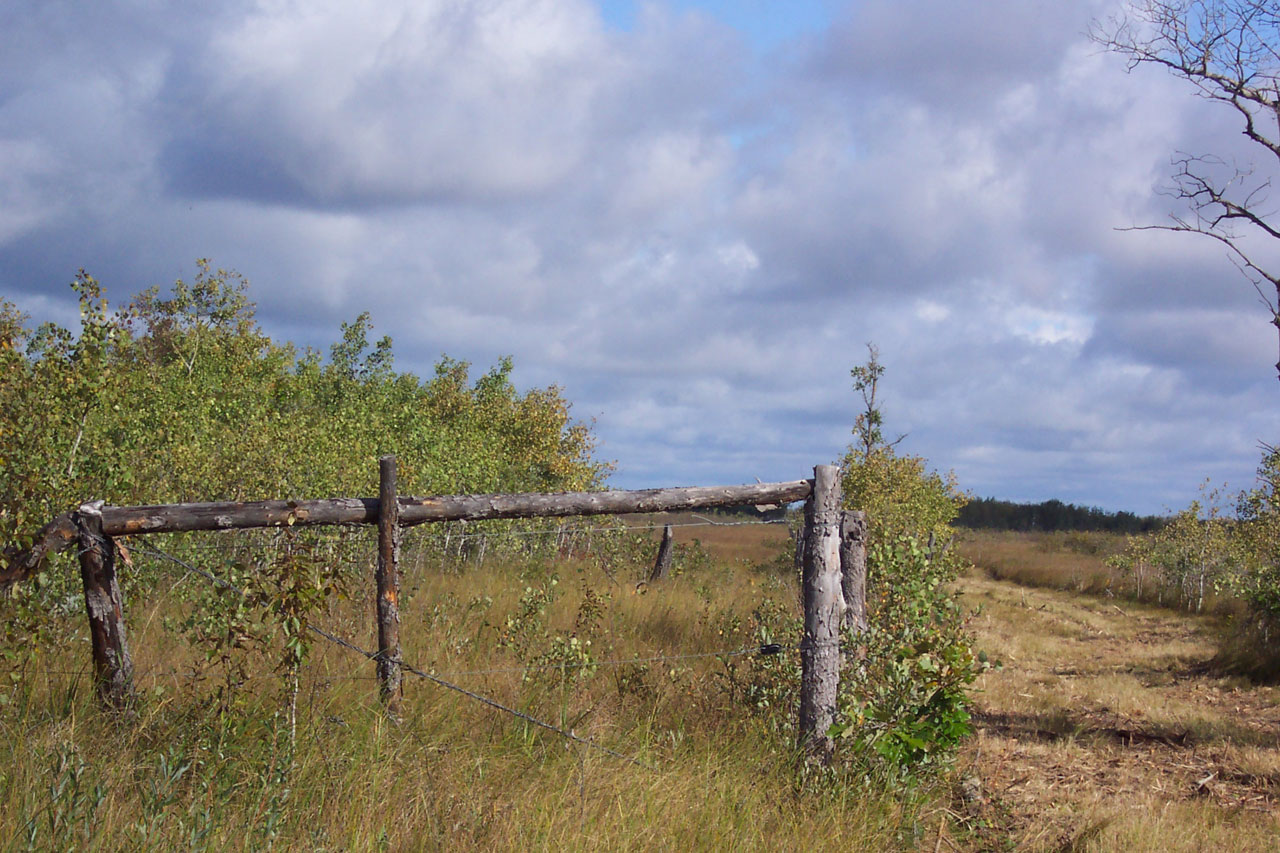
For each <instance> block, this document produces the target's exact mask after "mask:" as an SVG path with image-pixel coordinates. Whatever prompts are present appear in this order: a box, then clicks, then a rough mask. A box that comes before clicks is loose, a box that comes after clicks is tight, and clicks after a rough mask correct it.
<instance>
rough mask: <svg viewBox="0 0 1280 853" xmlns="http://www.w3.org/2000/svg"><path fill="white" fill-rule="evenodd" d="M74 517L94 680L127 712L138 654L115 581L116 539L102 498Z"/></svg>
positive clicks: (108, 701)
mask: <svg viewBox="0 0 1280 853" xmlns="http://www.w3.org/2000/svg"><path fill="white" fill-rule="evenodd" d="M71 518H72V522H73V523H74V524H75V526H76V531H77V539H78V541H79V544H80V579H81V581H82V582H83V583H84V607H85V611H86V613H87V614H88V616H89V640H90V643H91V644H92V647H93V674H94V684H95V687H96V689H97V692H98V698H99V699H100V700H101V701H102V703H103V704H104V705H106V706H107V707H108V708H110V709H112V710H116V711H123V710H125V709H126V707H127V706H128V704H129V699H130V697H131V696H132V694H133V659H132V658H131V657H130V656H129V643H128V640H127V638H126V637H125V630H124V605H123V603H122V599H121V596H120V584H119V582H118V581H117V580H116V544H115V542H113V541H112V540H111V537H109V536H105V535H103V532H102V502H101V501H94V502H93V503H87V504H84V505H82V506H81V507H80V510H79V511H78V512H76V513H74V514H73V515H72V516H71Z"/></svg>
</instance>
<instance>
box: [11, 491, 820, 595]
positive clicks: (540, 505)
mask: <svg viewBox="0 0 1280 853" xmlns="http://www.w3.org/2000/svg"><path fill="white" fill-rule="evenodd" d="M812 488H813V484H812V482H811V481H809V480H796V481H793V482H789V483H753V484H749V485H744V486H695V487H689V488H674V489H643V490H639V491H607V492H564V493H561V494H512V495H444V496H437V497H425V498H415V497H400V498H398V499H397V500H398V504H399V509H400V524H401V525H402V526H409V525H413V524H423V523H425V522H435V521H460V520H469V521H482V520H484V519H493V518H547V517H562V516H574V515H613V514H618V513H628V512H664V511H667V510H677V509H705V508H711V507H721V506H741V505H744V504H762V503H788V502H790V501H798V500H803V499H805V498H807V497H808V496H809V492H810V491H811V490H812ZM379 514H380V511H379V501H378V498H329V499H325V500H299V501H252V502H248V503H236V502H230V501H223V502H217V503H186V504H165V505H160V506H108V507H103V509H102V527H103V531H104V533H105V534H106V535H107V536H128V535H134V534H141V533H180V532H184V531H193V530H235V529H242V528H250V527H285V526H288V525H291V524H292V525H319V524H376V523H377V522H378V516H379ZM75 539H76V528H75V525H74V523H73V522H72V520H71V515H70V514H67V515H62V516H59V517H58V518H56V519H54V520H53V521H51V522H50V523H49V524H47V525H45V526H44V528H42V529H41V531H40V532H39V533H38V534H37V536H36V538H35V543H34V544H33V545H32V547H30V548H27V549H12V550H9V551H6V554H5V556H6V557H7V558H8V560H7V566H6V567H5V568H4V569H2V570H0V588H3V587H6V586H8V585H10V584H12V583H14V582H17V581H21V580H25V579H26V578H28V577H30V576H31V575H33V574H35V573H36V572H37V571H39V569H40V566H41V565H42V564H43V562H44V560H45V559H46V558H47V557H48V556H49V555H50V554H53V553H56V552H58V551H60V550H62V549H63V548H65V547H66V546H67V545H69V544H71V542H72V541H74V540H75Z"/></svg>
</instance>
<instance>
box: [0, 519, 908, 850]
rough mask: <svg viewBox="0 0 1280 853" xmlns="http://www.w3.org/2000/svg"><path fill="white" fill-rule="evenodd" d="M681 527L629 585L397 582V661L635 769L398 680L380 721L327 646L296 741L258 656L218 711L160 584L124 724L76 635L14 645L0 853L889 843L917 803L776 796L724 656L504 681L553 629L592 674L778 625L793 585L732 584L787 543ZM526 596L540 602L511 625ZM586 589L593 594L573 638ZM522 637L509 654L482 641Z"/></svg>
mask: <svg viewBox="0 0 1280 853" xmlns="http://www.w3.org/2000/svg"><path fill="white" fill-rule="evenodd" d="M694 529H696V530H698V531H699V533H700V534H701V537H702V538H704V539H705V544H704V546H703V549H702V551H701V552H699V551H689V550H686V554H685V556H686V557H688V558H689V560H690V561H691V565H693V566H694V567H693V568H690V569H689V570H688V571H686V572H684V573H683V574H682V575H679V576H677V577H676V578H674V579H672V580H671V581H670V582H667V583H663V584H655V585H652V586H645V585H642V584H639V585H638V584H637V583H635V581H636V580H637V579H640V578H643V577H644V576H645V575H646V573H647V568H648V567H647V566H646V565H645V564H644V562H643V559H637V560H636V561H634V562H633V563H632V564H630V565H625V566H620V565H614V566H612V567H611V571H610V572H609V573H608V574H606V573H604V572H602V571H601V569H600V568H599V567H598V566H596V565H593V564H592V563H590V562H587V561H580V560H571V561H567V562H561V563H559V564H557V565H555V566H554V567H552V568H550V569H549V568H548V567H546V566H539V565H536V564H532V563H520V562H497V561H490V562H486V564H485V565H483V566H474V565H463V566H454V567H451V568H450V569H448V570H446V571H441V569H440V565H439V563H438V561H436V560H425V559H424V560H420V561H418V562H416V563H414V562H413V561H410V564H409V566H408V567H407V568H406V571H405V576H406V577H405V583H404V597H403V601H402V619H403V624H402V637H403V639H404V646H405V648H404V655H405V659H406V660H407V661H410V662H412V663H414V664H416V665H417V666H419V667H422V668H424V669H429V670H432V671H435V672H438V673H440V674H441V675H442V676H444V677H447V678H448V679H449V680H451V681H453V682H455V683H458V684H462V685H464V686H466V687H467V688H468V689H471V690H475V691H477V692H480V693H482V694H485V695H487V696H490V697H492V698H494V699H495V700H496V701H498V702H501V703H503V704H506V705H508V706H511V707H514V708H517V709H519V710H520V711H522V712H524V713H527V714H530V715H532V716H534V717H537V718H539V719H542V720H545V721H547V722H550V723H551V724H553V725H556V726H559V727H563V728H565V729H571V730H572V731H573V732H574V733H575V734H577V735H579V736H581V737H585V738H589V739H591V740H593V741H595V742H597V743H599V744H601V745H602V746H605V747H607V748H608V749H610V750H613V751H616V752H619V753H622V754H624V755H627V756H634V757H635V759H636V760H637V762H639V763H638V764H635V763H630V762H627V761H623V760H619V759H618V758H616V757H613V756H611V755H608V754H606V753H604V752H602V751H599V750H593V749H589V748H585V747H583V746H581V745H578V744H574V743H572V742H569V741H567V740H565V739H563V738H561V737H559V736H557V735H555V734H553V733H550V732H546V731H545V730H543V729H540V728H537V727H536V726H533V725H530V724H528V723H526V722H524V721H522V720H520V719H516V718H513V717H512V716H510V715H507V714H503V713H500V712H498V711H496V710H494V709H493V708H490V707H487V706H485V705H482V704H480V703H478V702H475V701H474V700H472V699H469V698H467V697H464V696H462V695H460V694H458V693H453V692H450V691H447V690H443V689H441V688H439V687H437V686H435V685H431V684H428V683H425V682H423V681H422V680H420V679H416V678H413V677H406V680H405V697H404V715H403V716H404V720H403V722H402V724H400V725H393V724H390V723H388V722H387V721H386V719H385V717H384V716H383V714H382V712H381V708H380V705H379V702H378V698H377V689H376V682H375V681H374V680H373V678H372V675H373V673H372V668H373V667H372V664H371V663H369V662H368V661H366V660H364V659H361V658H359V657H357V656H354V655H352V654H351V653H350V652H348V651H346V650H344V649H341V648H337V647H334V646H331V645H328V644H324V643H317V645H315V646H314V648H313V651H312V655H311V657H310V659H309V661H308V663H307V665H306V666H305V667H304V668H303V670H302V671H301V673H300V681H299V690H298V694H297V709H298V711H297V714H298V722H297V729H296V734H291V730H290V726H289V723H288V715H287V714H286V713H285V706H286V699H287V697H288V695H289V690H288V686H289V683H288V681H287V680H284V679H282V678H281V677H280V676H278V675H277V674H275V673H273V672H272V671H271V660H270V659H265V658H263V657H262V656H261V655H258V656H256V657H255V656H253V655H248V657H250V658H253V659H251V660H249V661H248V663H249V674H250V676H251V677H250V680H249V681H248V682H247V683H246V684H245V685H244V686H243V687H241V688H240V689H239V690H238V691H237V692H236V694H235V698H234V701H233V702H232V704H231V706H230V708H219V706H218V704H217V703H216V702H214V701H212V700H211V698H210V697H211V695H212V685H213V684H214V683H215V681H216V679H214V680H208V681H202V680H199V679H198V678H196V677H195V675H194V673H197V672H200V671H202V670H203V669H207V668H206V667H204V666H203V665H202V662H201V659H200V654H199V650H198V649H192V648H189V647H188V646H186V645H185V644H184V643H183V642H181V641H180V639H179V638H178V637H177V636H176V635H175V634H174V633H173V632H171V631H170V630H167V629H166V628H165V626H164V625H165V619H164V617H165V615H167V614H172V613H174V612H175V611H178V610H180V609H181V608H182V607H183V606H184V605H182V603H181V602H180V601H178V600H176V599H175V598H172V597H170V596H171V595H176V592H171V593H166V592H164V589H166V588H172V587H173V586H174V585H177V589H178V590H180V589H181V585H182V584H188V583H195V582H196V580H197V579H195V578H187V579H182V578H181V577H180V576H178V575H174V576H172V580H171V581H170V583H169V584H167V585H166V586H163V587H161V592H159V593H157V595H156V596H154V597H153V598H152V599H150V600H147V601H130V602H129V604H128V606H129V616H130V629H131V632H132V633H131V636H130V640H131V644H132V647H133V649H134V650H135V664H136V671H137V677H136V684H137V688H138V692H139V696H138V701H137V703H136V717H135V718H134V719H133V720H131V721H128V722H123V721H115V720H113V719H111V718H110V717H108V716H106V715H104V714H103V713H101V712H99V711H98V709H97V708H96V707H95V704H94V702H93V700H92V696H91V685H90V680H89V676H88V673H87V672H86V671H85V670H86V666H85V659H86V658H87V650H86V649H85V648H84V644H83V639H82V638H81V639H80V640H79V641H77V642H68V643H64V644H58V645H55V646H53V647H50V648H46V649H40V650H34V651H32V652H31V654H30V656H29V658H28V660H27V661H26V665H25V668H24V669H25V673H26V677H25V678H24V680H23V681H21V682H20V683H18V684H16V685H14V686H12V687H11V688H10V689H9V690H8V691H6V692H5V694H4V695H5V697H6V699H7V701H6V703H5V704H4V705H3V707H0V850H26V849H40V850H43V849H93V850H147V849H152V850H167V849H191V850H199V849H204V850H260V849H266V848H269V847H270V848H275V849H282V850H417V849H422V850H432V849H481V848H482V849H489V850H528V849H556V850H597V849H601V848H608V849H616V850H666V849H673V848H689V849H726V850H763V849H769V850H800V849H811V848H812V845H813V843H814V839H822V840H823V844H824V845H825V844H830V845H831V846H832V847H839V848H840V849H849V850H893V849H910V848H911V847H912V846H913V845H914V843H915V840H917V839H918V838H919V837H920V833H921V832H922V831H923V826H924V820H925V818H924V817H923V815H924V813H925V811H924V810H927V808H928V801H927V797H925V796H924V795H923V794H920V793H917V794H914V795H910V796H897V795H894V794H893V793H892V792H890V791H888V790H886V789H883V788H874V787H873V788H868V787H867V786H865V785H861V784H857V785H852V784H835V785H825V786H823V785H819V786H816V787H815V786H812V785H810V786H806V785H804V784H801V783H799V782H798V781H797V777H796V774H795V766H796V765H795V756H794V754H793V753H792V751H791V749H790V735H789V734H787V733H786V732H785V731H782V732H780V731H778V730H777V729H776V727H775V726H774V725H772V724H771V722H770V718H767V717H761V716H760V715H758V714H756V713H753V712H752V711H751V709H750V708H748V707H747V706H746V705H745V704H744V703H743V702H741V701H740V699H739V698H738V696H737V689H736V688H735V679H741V678H743V677H746V675H747V671H746V668H747V667H748V666H749V663H750V662H749V659H747V658H728V659H724V658H717V657H714V656H710V657H699V658H685V659H677V660H666V661H661V662H648V663H636V664H627V665H622V666H602V667H600V668H599V669H598V670H594V671H593V670H591V669H590V668H587V669H581V670H577V673H578V675H577V676H575V675H574V674H573V673H574V672H575V671H574V670H566V671H564V672H561V671H557V670H550V671H533V672H531V673H529V675H528V677H526V673H525V672H523V671H521V669H520V667H521V666H522V664H525V663H529V662H531V661H532V662H537V661H539V660H563V659H564V658H556V657H555V655H556V654H557V649H561V650H562V649H563V647H562V646H557V645H556V644H555V643H554V638H555V637H557V636H561V637H563V636H566V635H567V634H568V633H569V632H573V631H575V629H576V631H577V634H578V636H579V638H580V639H582V640H590V641H591V644H592V645H591V647H590V649H591V652H590V654H591V656H592V657H593V659H594V660H596V661H611V660H617V659H631V658H635V657H650V656H655V655H679V654H686V655H687V654H706V653H710V652H719V651H724V650H727V649H740V648H745V647H750V646H752V645H753V644H754V643H756V642H757V641H756V640H755V638H754V637H753V636H752V627H751V626H752V618H753V617H752V613H753V610H755V609H756V608H758V607H760V606H762V604H763V603H764V602H765V601H766V600H772V601H774V602H776V604H775V605H773V606H774V607H775V609H777V610H779V611H784V612H788V613H790V614H791V615H795V614H796V613H797V610H796V602H795V592H794V589H793V581H792V579H791V578H790V577H788V576H786V575H785V574H777V573H771V572H765V571H759V570H751V569H748V568H746V564H747V563H748V562H749V561H750V560H751V559H753V558H759V557H767V556H770V555H772V553H773V551H774V550H776V549H777V548H778V547H785V537H786V533H785V528H777V527H771V528H763V529H760V532H757V529H756V528H750V529H749V530H750V531H751V532H750V536H752V537H755V538H754V539H750V541H749V542H748V543H747V544H745V545H744V544H743V542H742V541H741V539H740V538H739V539H733V540H731V539H729V538H728V537H726V536H725V535H724V534H725V532H726V531H727V530H730V529H735V528H725V529H711V528H708V529H703V528H694ZM737 530H739V531H740V532H741V531H742V530H744V529H742V528H738V529H737ZM764 531H767V532H768V533H767V535H766V536H763V537H762V536H761V533H762V532H764ZM680 532H681V533H683V532H685V531H680ZM708 534H710V535H708ZM767 536H773V537H774V540H775V542H776V543H782V544H780V545H779V544H771V543H769V542H768V541H767ZM721 549H726V550H727V551H729V552H732V554H733V556H731V557H727V558H726V556H725V550H721ZM704 552H705V553H704ZM708 555H709V556H708ZM641 556H642V557H643V555H641ZM134 559H135V561H137V560H141V559H142V558H141V557H140V556H139V555H138V554H136V553H135V557H134ZM679 568H680V565H679V564H677V569H679ZM553 578H554V580H555V581H556V582H555V583H554V584H553V583H552V580H553ZM126 582H127V581H126ZM530 590H535V591H538V590H540V591H545V592H547V593H548V596H549V602H550V603H549V605H548V606H547V607H546V608H545V612H543V613H542V614H540V615H536V616H532V617H527V618H526V617H522V616H521V615H520V614H521V613H522V612H524V610H523V609H522V598H527V597H528V595H529V594H530V593H529V591H530ZM591 596H594V597H595V598H594V599H592V600H597V602H599V601H603V604H598V609H599V611H600V612H599V614H598V616H597V618H595V620H594V621H593V622H591V621H590V620H588V621H589V622H590V624H588V625H586V626H585V627H584V624H583V621H582V613H583V609H584V601H587V600H588V599H589V598H590V597H591ZM369 609H370V608H366V607H363V606H355V604H354V603H352V602H339V603H337V604H336V605H335V606H334V607H333V608H331V610H330V612H329V613H327V614H326V615H325V616H324V617H323V618H321V619H318V620H317V621H318V622H321V623H323V624H324V625H325V627H329V628H332V629H333V630H335V631H337V632H338V633H339V634H340V635H343V636H348V637H351V638H353V640H355V641H356V642H358V643H359V644H361V645H364V646H368V645H370V644H371V642H372V640H371V638H372V635H373V628H372V624H371V618H370V617H369V615H368V614H367V613H366V612H365V611H366V610H369ZM522 619H523V620H524V621H523V622H522V621H521V620H522ZM78 622H79V620H78V619H77V618H74V617H68V618H67V620H66V629H67V631H68V632H75V631H79V630H81V628H80V626H79V625H78ZM526 623H527V624H526ZM522 631H523V632H524V633H523V634H522ZM525 634H527V636H528V638H529V642H528V647H527V648H526V649H524V650H523V651H520V650H518V649H516V648H514V647H513V643H512V642H508V643H505V644H504V642H503V639H502V638H503V637H504V636H507V637H515V638H516V641H517V642H518V640H519V638H520V637H521V636H525ZM791 653H794V652H791ZM793 713H794V709H789V708H788V709H780V711H779V713H778V715H775V717H774V718H773V719H774V720H777V719H783V720H788V719H790V717H791V716H792V715H793Z"/></svg>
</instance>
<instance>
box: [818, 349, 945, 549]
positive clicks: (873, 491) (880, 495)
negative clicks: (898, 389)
mask: <svg viewBox="0 0 1280 853" xmlns="http://www.w3.org/2000/svg"><path fill="white" fill-rule="evenodd" d="M867 355H868V358H867V362H866V363H865V364H862V365H859V366H857V367H855V368H853V370H852V371H851V375H852V376H853V388H854V390H855V391H856V392H858V394H859V395H860V396H861V398H862V405H863V408H862V411H861V412H859V414H858V416H857V418H856V419H855V420H854V425H853V436H854V441H853V444H851V445H850V446H849V449H848V451H846V453H845V456H844V459H843V460H842V461H841V470H842V472H843V488H844V501H845V505H846V506H848V507H850V508H851V509H860V510H864V511H866V513H867V516H868V522H869V524H870V534H871V540H872V541H873V542H892V541H893V540H894V539H896V538H897V537H900V536H913V537H916V538H918V539H919V540H920V541H921V542H922V543H923V542H929V541H931V540H932V541H935V542H945V541H947V540H948V539H949V538H950V536H951V522H952V521H953V520H954V519H955V517H956V513H957V512H958V511H959V508H960V507H962V506H963V505H964V503H965V500H966V496H965V495H964V494H963V493H962V492H961V491H960V489H959V487H958V485H957V484H956V479H955V475H953V474H951V473H950V472H948V473H947V474H946V476H943V475H941V474H938V473H937V472H936V471H930V470H929V469H928V460H926V459H925V458H924V457H921V456H908V455H899V454H898V453H897V452H896V450H895V448H896V446H897V445H898V443H899V442H901V441H902V439H903V438H905V436H899V437H898V438H896V439H894V440H893V441H885V438H884V414H883V412H882V411H881V408H880V400H879V398H878V396H877V395H878V392H879V384H880V379H881V377H883V376H884V365H882V364H881V363H880V350H879V349H878V348H877V347H876V345H875V344H873V343H869V344H867Z"/></svg>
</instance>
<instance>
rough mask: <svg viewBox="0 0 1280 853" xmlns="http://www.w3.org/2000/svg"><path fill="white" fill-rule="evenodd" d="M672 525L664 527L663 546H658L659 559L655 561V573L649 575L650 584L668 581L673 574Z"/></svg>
mask: <svg viewBox="0 0 1280 853" xmlns="http://www.w3.org/2000/svg"><path fill="white" fill-rule="evenodd" d="M673 539H674V536H672V533H671V525H670V524H666V525H663V527H662V544H661V545H659V546H658V558H657V559H656V560H654V561H653V571H652V572H650V573H649V583H657V582H658V581H660V580H666V577H667V575H669V574H670V573H671V553H672V550H673V543H672V540H673Z"/></svg>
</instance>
